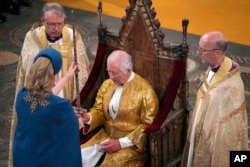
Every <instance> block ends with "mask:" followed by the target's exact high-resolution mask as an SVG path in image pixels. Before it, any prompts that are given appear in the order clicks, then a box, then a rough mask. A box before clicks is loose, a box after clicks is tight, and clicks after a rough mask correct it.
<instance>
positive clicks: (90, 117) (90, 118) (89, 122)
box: [85, 114, 92, 125]
mask: <svg viewBox="0 0 250 167" xmlns="http://www.w3.org/2000/svg"><path fill="white" fill-rule="evenodd" d="M91 122H92V116H91V115H90V114H89V121H88V122H85V124H88V125H90V124H91Z"/></svg>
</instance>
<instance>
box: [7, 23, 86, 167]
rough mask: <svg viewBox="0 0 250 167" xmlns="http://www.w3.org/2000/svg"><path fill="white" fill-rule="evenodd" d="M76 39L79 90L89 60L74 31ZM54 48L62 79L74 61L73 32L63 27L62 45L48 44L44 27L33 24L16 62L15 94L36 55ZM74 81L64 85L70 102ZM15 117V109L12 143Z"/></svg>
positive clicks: (73, 96)
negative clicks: (59, 54) (59, 59)
mask: <svg viewBox="0 0 250 167" xmlns="http://www.w3.org/2000/svg"><path fill="white" fill-rule="evenodd" d="M75 39H76V51H77V61H78V67H79V70H80V71H79V72H78V80H79V90H81V89H82V88H83V86H84V85H85V82H86V81H87V78H88V74H89V68H90V67H89V66H90V65H89V60H88V57H87V52H86V47H85V44H84V43H83V40H82V37H81V34H80V33H79V32H78V31H75ZM49 47H51V48H54V49H56V50H58V51H59V52H60V53H61V55H62V59H63V66H62V69H61V74H62V77H63V76H64V74H65V73H66V72H67V71H68V68H69V66H70V65H71V63H72V62H73V61H74V47H73V30H72V27H71V26H70V25H67V24H66V25H65V26H64V28H63V31H62V44H55V43H53V44H52V43H49V42H48V40H47V37H46V32H45V27H44V26H41V25H40V24H39V23H35V24H34V25H33V26H32V28H31V29H30V30H29V31H28V32H27V34H26V36H25V39H24V43H23V47H22V51H21V54H20V57H19V61H18V67H17V76H16V93H15V96H16V95H17V92H18V91H19V90H20V89H21V88H22V87H23V86H24V85H26V83H27V76H28V75H29V70H30V68H31V64H33V59H34V57H35V56H36V55H37V53H38V52H39V51H40V50H42V49H45V48H49ZM74 82H75V81H74V80H71V81H68V83H67V84H66V85H65V87H64V89H63V93H64V94H63V96H64V98H68V99H70V100H71V101H72V100H73V99H75V98H76V96H75V94H76V92H75V90H76V89H75V83H74ZM16 122H17V116H16V112H15V108H14V110H13V114H12V125H11V134H10V140H11V141H12V138H13V134H14V129H15V127H16ZM9 150H10V151H9V157H10V158H9V165H10V166H12V165H11V164H12V160H11V157H12V142H10V149H9Z"/></svg>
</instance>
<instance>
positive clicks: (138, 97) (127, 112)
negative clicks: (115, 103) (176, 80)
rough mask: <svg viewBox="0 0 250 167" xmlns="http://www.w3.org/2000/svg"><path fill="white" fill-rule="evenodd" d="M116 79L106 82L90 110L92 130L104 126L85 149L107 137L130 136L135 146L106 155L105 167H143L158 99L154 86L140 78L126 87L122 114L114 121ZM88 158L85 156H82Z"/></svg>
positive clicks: (128, 83)
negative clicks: (111, 105)
mask: <svg viewBox="0 0 250 167" xmlns="http://www.w3.org/2000/svg"><path fill="white" fill-rule="evenodd" d="M116 87H117V85H115V84H114V83H113V82H112V80H110V79H108V80H106V81H105V82H104V83H103V84H102V86H101V87H100V89H99V91H98V94H97V97H96V102H95V104H94V106H93V107H92V108H91V109H90V114H91V115H92V123H91V125H90V128H89V131H88V132H90V131H92V130H93V129H95V128H96V127H98V126H104V128H103V129H102V130H101V131H99V132H98V133H97V134H96V135H95V136H93V137H92V138H91V139H90V140H89V141H88V142H87V143H85V144H83V145H81V147H82V148H83V147H87V146H90V145H93V144H97V143H100V142H101V141H103V140H105V139H107V138H115V139H119V138H122V137H125V136H126V137H128V138H129V139H130V140H131V141H132V142H133V143H134V145H135V146H136V147H137V148H139V149H141V150H142V152H137V151H136V150H135V147H134V146H133V147H127V148H123V149H121V150H120V151H118V152H116V153H112V154H106V157H105V159H104V162H103V163H102V165H101V166H104V167H109V166H114V167H116V166H119V167H135V166H143V164H144V163H145V160H146V143H147V134H146V133H145V132H144V130H145V129H146V128H147V127H148V125H150V124H151V123H152V122H153V119H154V117H155V115H156V114H157V112H158V99H157V96H156V94H155V92H154V90H153V89H152V87H151V86H150V85H149V84H148V83H147V82H146V81H145V80H144V79H143V78H142V77H140V76H139V75H137V74H135V77H134V79H132V80H131V81H129V82H126V83H125V84H124V85H123V91H122V95H121V99H120V105H119V111H118V115H117V117H116V119H115V120H113V119H112V118H111V117H110V115H109V111H108V105H109V102H110V100H111V98H112V95H113V93H114V91H115V89H116ZM82 156H84V155H82Z"/></svg>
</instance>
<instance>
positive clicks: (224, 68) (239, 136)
mask: <svg viewBox="0 0 250 167" xmlns="http://www.w3.org/2000/svg"><path fill="white" fill-rule="evenodd" d="M231 67H232V60H231V59H229V58H227V57H226V58H225V59H224V61H223V63H222V64H221V67H220V68H219V70H218V71H217V73H215V75H214V76H213V78H212V80H211V82H210V83H207V82H206V78H207V75H208V72H209V69H208V71H207V72H206V74H205V78H204V81H203V83H202V84H201V86H200V88H199V90H198V92H197V99H196V104H195V107H194V110H193V114H192V118H191V123H190V128H189V131H188V135H187V140H186V144H185V148H184V152H183V158H182V167H186V166H187V161H188V152H189V149H190V148H189V146H190V135H191V129H192V126H193V123H194V117H195V115H196V114H198V112H199V116H198V119H197V121H196V128H195V135H194V149H193V150H194V152H193V161H192V167H201V166H202V167H222V166H223V167H224V166H225V167H226V166H229V163H230V157H229V155H230V150H232V151H233V150H247V149H248V127H247V126H248V123H247V112H246V103H245V95H244V85H243V81H242V79H241V76H240V68H239V65H237V68H236V69H234V70H232V71H231V72H229V71H230V69H231ZM201 100H202V102H201V105H200V110H199V111H198V110H197V108H198V104H199V103H200V101H201Z"/></svg>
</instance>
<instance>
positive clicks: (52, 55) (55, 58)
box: [33, 48, 62, 74]
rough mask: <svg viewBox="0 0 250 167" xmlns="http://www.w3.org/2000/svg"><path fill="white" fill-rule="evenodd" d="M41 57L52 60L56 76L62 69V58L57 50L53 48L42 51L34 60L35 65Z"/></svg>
mask: <svg viewBox="0 0 250 167" xmlns="http://www.w3.org/2000/svg"><path fill="white" fill-rule="evenodd" d="M39 57H47V58H49V59H50V61H51V63H52V65H53V69H54V74H57V73H58V72H59V71H60V69H61V67H62V56H61V54H60V53H59V52H58V51H57V50H55V49H53V48H47V49H44V50H41V51H40V52H39V53H38V54H37V55H36V57H35V58H34V62H33V63H35V62H36V60H37V59H38V58H39Z"/></svg>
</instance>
